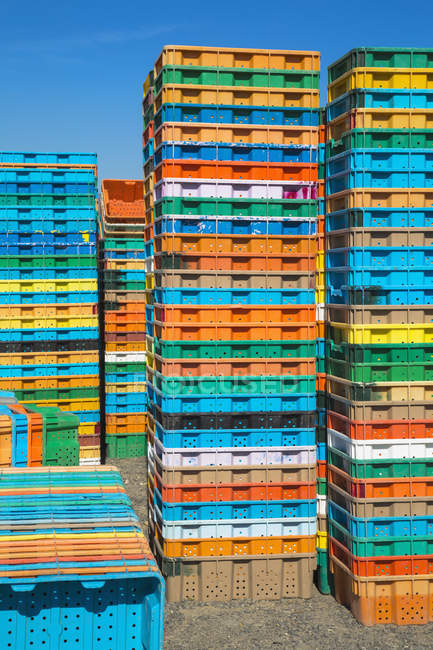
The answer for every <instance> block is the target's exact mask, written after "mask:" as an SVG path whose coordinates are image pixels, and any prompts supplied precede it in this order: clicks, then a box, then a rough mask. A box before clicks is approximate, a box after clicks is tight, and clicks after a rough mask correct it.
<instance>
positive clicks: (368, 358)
mask: <svg viewBox="0 0 433 650" xmlns="http://www.w3.org/2000/svg"><path fill="white" fill-rule="evenodd" d="M326 354H327V356H328V357H332V358H335V359H337V360H340V361H346V362H348V363H360V364H372V365H378V364H382V363H383V364H384V365H388V364H394V363H395V364H400V365H401V364H428V363H431V362H433V343H395V344H382V343H379V344H373V345H355V344H351V343H345V342H342V343H336V342H335V341H333V340H330V339H328V340H327V341H326Z"/></svg>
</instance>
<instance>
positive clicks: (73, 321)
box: [0, 316, 98, 330]
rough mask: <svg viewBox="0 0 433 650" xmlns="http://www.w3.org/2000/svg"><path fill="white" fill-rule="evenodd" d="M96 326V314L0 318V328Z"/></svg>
mask: <svg viewBox="0 0 433 650" xmlns="http://www.w3.org/2000/svg"><path fill="white" fill-rule="evenodd" d="M73 327H98V317H97V316H67V317H59V318H43V317H41V318H0V330H10V329H35V330H37V329H44V328H56V329H57V328H68V329H69V328H73Z"/></svg>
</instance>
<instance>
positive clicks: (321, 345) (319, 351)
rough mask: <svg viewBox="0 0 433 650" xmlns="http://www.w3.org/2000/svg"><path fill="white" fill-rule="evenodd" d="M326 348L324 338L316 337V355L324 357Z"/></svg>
mask: <svg viewBox="0 0 433 650" xmlns="http://www.w3.org/2000/svg"><path fill="white" fill-rule="evenodd" d="M325 350H326V342H325V339H316V357H324V356H325Z"/></svg>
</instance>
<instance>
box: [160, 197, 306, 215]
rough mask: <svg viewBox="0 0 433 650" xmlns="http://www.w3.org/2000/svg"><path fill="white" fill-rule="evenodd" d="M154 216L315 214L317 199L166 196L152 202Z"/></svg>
mask: <svg viewBox="0 0 433 650" xmlns="http://www.w3.org/2000/svg"><path fill="white" fill-rule="evenodd" d="M154 213H155V219H158V218H159V217H162V216H164V215H177V214H178V215H186V216H188V215H191V216H198V217H199V216H203V215H209V214H211V215H213V216H216V217H218V216H219V217H279V218H283V217H300V218H304V217H305V218H308V217H317V214H318V213H317V201H313V200H310V199H305V200H302V199H300V200H298V199H280V200H274V199H273V200H270V201H267V200H266V199H230V198H228V199H209V198H207V199H203V198H200V197H197V198H192V197H191V198H189V197H176V196H174V197H166V198H163V199H161V200H159V201H156V202H155V206H154Z"/></svg>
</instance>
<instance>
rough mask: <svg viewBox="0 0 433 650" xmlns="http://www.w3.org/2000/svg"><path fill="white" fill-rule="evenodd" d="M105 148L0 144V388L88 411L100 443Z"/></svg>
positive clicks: (86, 418) (83, 423)
mask: <svg viewBox="0 0 433 650" xmlns="http://www.w3.org/2000/svg"><path fill="white" fill-rule="evenodd" d="M96 162H97V161H96V155H95V154H84V153H47V154H45V153H28V152H0V234H1V243H0V368H1V378H0V389H4V388H6V389H8V390H13V391H14V392H15V395H16V396H17V399H18V400H19V401H20V403H22V404H23V405H24V406H26V405H28V404H36V405H38V406H39V407H43V408H45V407H53V406H54V407H59V408H60V410H62V411H68V412H74V413H76V414H77V415H78V417H79V418H80V427H79V434H80V436H79V439H80V459H79V460H80V463H81V464H86V463H89V462H91V463H92V464H94V463H95V462H97V461H98V459H99V456H100V445H99V332H98V314H97V306H98V293H97V255H96V224H97V219H96V208H97V205H96V199H97V167H96Z"/></svg>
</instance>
